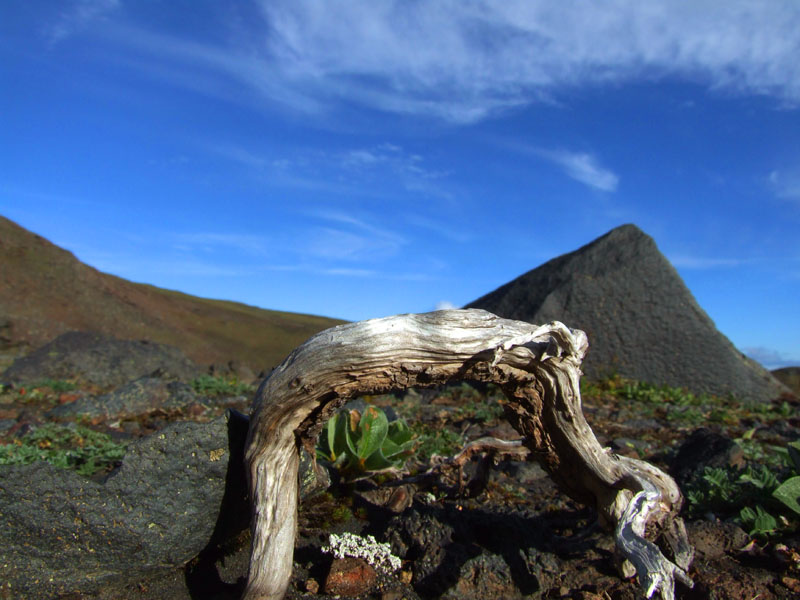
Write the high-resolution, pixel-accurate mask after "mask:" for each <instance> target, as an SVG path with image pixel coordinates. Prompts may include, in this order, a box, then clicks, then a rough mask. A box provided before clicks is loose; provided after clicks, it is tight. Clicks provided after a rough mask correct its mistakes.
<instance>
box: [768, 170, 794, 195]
mask: <svg viewBox="0 0 800 600" xmlns="http://www.w3.org/2000/svg"><path fill="white" fill-rule="evenodd" d="M767 182H768V184H769V186H770V187H771V188H772V191H773V192H774V193H775V195H776V196H778V198H785V199H787V200H800V168H796V169H780V170H778V169H776V170H774V171H772V172H771V173H770V174H769V177H768V178H767Z"/></svg>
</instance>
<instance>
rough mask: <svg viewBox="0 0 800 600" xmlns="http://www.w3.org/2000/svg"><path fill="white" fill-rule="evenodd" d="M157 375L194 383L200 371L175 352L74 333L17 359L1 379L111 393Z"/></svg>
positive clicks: (180, 353) (67, 334) (144, 344)
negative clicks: (57, 382)
mask: <svg viewBox="0 0 800 600" xmlns="http://www.w3.org/2000/svg"><path fill="white" fill-rule="evenodd" d="M155 372H158V373H159V374H160V375H161V376H171V377H175V378H178V379H183V380H190V379H192V378H194V377H196V376H197V375H199V374H200V369H199V368H198V367H197V365H195V364H194V363H193V362H192V361H191V360H189V359H188V358H187V357H186V355H184V354H183V352H181V351H180V350H178V349H177V348H173V347H171V346H166V345H164V344H156V343H153V342H148V341H144V340H142V341H132V340H119V339H116V338H113V337H109V336H105V335H101V334H99V333H85V332H82V331H72V332H69V333H65V334H63V335H60V336H58V337H57V338H56V339H54V340H53V341H52V342H50V343H48V344H45V345H44V346H42V347H41V348H39V349H37V350H35V351H34V352H32V353H31V354H29V355H28V356H24V357H22V358H18V359H17V360H15V361H14V362H13V363H12V365H11V366H10V367H9V368H8V369H6V371H5V373H4V374H3V377H4V378H5V379H6V380H9V381H12V382H20V381H35V380H40V379H72V378H77V379H79V380H80V381H81V382H83V383H88V384H93V385H97V386H100V387H103V388H107V389H110V388H114V387H117V386H120V385H123V384H125V383H128V382H130V381H133V380H134V379H138V378H140V377H144V376H149V375H152V374H153V373H155Z"/></svg>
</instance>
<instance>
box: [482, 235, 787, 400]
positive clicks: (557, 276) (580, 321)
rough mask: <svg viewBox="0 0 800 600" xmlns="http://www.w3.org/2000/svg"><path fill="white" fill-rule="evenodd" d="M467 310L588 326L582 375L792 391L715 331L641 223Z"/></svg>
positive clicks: (767, 393) (743, 392)
mask: <svg viewBox="0 0 800 600" xmlns="http://www.w3.org/2000/svg"><path fill="white" fill-rule="evenodd" d="M467 308H483V309H485V310H488V311H490V312H493V313H495V314H497V315H499V316H501V317H506V318H509V319H518V320H522V321H529V322H531V323H537V324H541V323H547V322H550V321H561V322H563V323H564V324H566V325H567V326H569V327H572V328H576V329H582V330H584V331H585V332H586V333H587V335H588V337H589V345H590V347H589V351H588V353H587V356H586V359H585V361H584V363H583V367H582V369H583V371H584V373H585V374H586V375H587V376H588V377H590V378H601V377H603V376H605V375H608V374H611V373H619V374H620V375H622V376H624V377H629V378H632V379H637V380H640V381H646V382H649V383H653V384H659V385H660V384H666V385H670V386H674V387H685V388H687V389H689V390H691V391H693V392H695V393H699V392H707V393H712V394H717V395H727V394H729V393H732V394H735V395H736V396H737V397H739V398H745V399H751V400H769V399H772V398H774V397H776V396H778V395H780V394H781V393H785V392H786V391H787V390H786V388H785V387H784V386H783V385H782V384H781V383H780V382H778V381H777V380H776V379H775V378H774V377H773V376H772V375H771V374H770V373H769V372H768V371H767V370H766V369H764V368H763V367H761V366H760V365H758V364H757V363H756V362H755V361H753V360H751V359H749V358H747V357H746V356H744V355H743V354H742V353H741V352H739V351H738V350H737V349H736V348H735V347H734V346H733V344H732V343H731V342H730V341H729V340H728V339H727V338H726V337H725V336H724V335H722V334H721V333H720V332H719V331H718V330H717V328H716V327H715V325H714V323H713V321H712V320H711V319H710V318H709V316H708V315H707V314H706V313H705V312H704V311H703V309H702V308H700V306H699V305H698V304H697V301H696V300H695V299H694V297H693V296H692V294H691V292H690V291H689V289H688V288H687V287H686V285H685V284H684V283H683V280H682V279H681V277H680V275H678V272H677V271H676V270H675V268H674V267H673V266H672V265H671V264H670V263H669V261H668V260H667V259H666V257H665V256H664V255H663V254H661V252H660V251H659V250H658V248H657V247H656V244H655V242H654V241H653V239H652V238H651V237H650V236H648V235H646V234H645V233H643V232H642V231H641V230H640V229H639V228H638V227H636V226H635V225H623V226H621V227H618V228H616V229H613V230H612V231H610V232H609V233H607V234H605V235H604V236H602V237H600V238H598V239H596V240H595V241H593V242H591V243H590V244H587V245H586V246H583V247H582V248H579V249H578V250H575V251H574V252H571V253H569V254H564V255H562V256H559V257H557V258H554V259H552V260H550V261H549V262H547V263H545V264H543V265H541V266H540V267H537V268H536V269H534V270H532V271H529V272H528V273H525V274H524V275H521V276H520V277H518V278H517V279H514V280H513V281H511V282H509V283H507V284H505V285H503V286H501V287H499V288H498V289H496V290H495V291H493V292H491V293H489V294H487V295H486V296H483V297H482V298H479V299H478V300H475V301H474V302H472V303H470V304H468V305H467Z"/></svg>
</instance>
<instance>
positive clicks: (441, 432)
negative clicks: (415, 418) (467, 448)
mask: <svg viewBox="0 0 800 600" xmlns="http://www.w3.org/2000/svg"><path fill="white" fill-rule="evenodd" d="M414 431H415V432H416V434H417V440H418V442H419V445H418V446H417V451H416V455H417V457H418V458H419V459H420V460H423V461H426V460H429V459H430V457H431V456H433V455H434V454H436V455H438V456H451V455H453V454H455V453H456V452H458V451H459V450H461V448H462V447H463V446H464V443H465V440H464V436H462V435H461V434H458V433H456V432H455V431H453V430H452V429H448V428H446V427H432V426H430V425H423V424H420V425H416V426H414Z"/></svg>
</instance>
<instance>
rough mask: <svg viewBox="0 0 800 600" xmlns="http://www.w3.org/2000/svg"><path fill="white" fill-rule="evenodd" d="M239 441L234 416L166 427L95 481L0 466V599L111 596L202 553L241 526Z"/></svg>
mask: <svg viewBox="0 0 800 600" xmlns="http://www.w3.org/2000/svg"><path fill="white" fill-rule="evenodd" d="M246 434H247V419H246V418H245V417H243V416H242V415H238V413H234V412H229V414H228V415H226V417H221V418H219V419H216V420H215V421H212V422H211V423H206V424H197V423H186V422H184V423H176V424H173V425H171V426H169V427H167V428H165V429H163V430H162V431H160V432H158V433H156V434H153V435H152V436H149V437H146V438H142V439H141V440H138V441H137V442H134V443H132V444H131V446H129V447H128V451H127V453H126V456H125V459H124V462H123V464H122V466H121V467H120V468H119V469H117V470H116V471H114V472H113V473H112V474H111V475H109V477H108V478H107V479H106V480H105V481H104V482H102V483H98V482H95V481H91V480H88V479H85V478H84V477H81V476H80V475H78V474H77V473H75V472H72V471H67V470H62V469H57V468H55V467H53V466H51V465H50V464H48V463H44V462H38V463H34V464H31V465H26V466H4V467H0V522H2V525H3V527H2V528H0V582H4V583H3V584H2V585H0V597H5V596H3V593H4V591H6V590H13V597H14V598H52V597H56V596H59V597H60V596H62V595H66V594H73V595H75V596H76V597H78V596H80V597H83V596H85V595H91V594H95V593H98V592H99V591H100V590H103V592H104V594H110V596H112V597H113V596H114V592H113V590H115V589H122V588H124V587H125V586H126V585H132V584H136V585H143V584H142V582H146V581H147V580H148V579H149V578H158V577H163V576H164V575H165V574H166V573H169V572H171V571H173V570H174V569H176V568H179V567H182V566H183V565H185V564H186V563H187V562H188V561H190V560H191V559H193V558H194V557H196V556H198V555H201V556H205V555H208V554H209V552H211V551H212V550H213V549H214V548H216V547H217V546H218V545H220V544H222V543H223V542H225V541H226V540H227V539H229V538H230V537H231V536H232V535H234V534H236V533H238V532H239V531H241V530H242V529H243V528H245V527H246V526H247V523H248V521H249V507H248V505H247V503H246V501H245V493H246V482H245V473H244V466H243V459H242V456H243V448H244V440H245V436H246ZM211 562H212V563H213V561H211ZM240 575H243V573H240Z"/></svg>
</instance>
